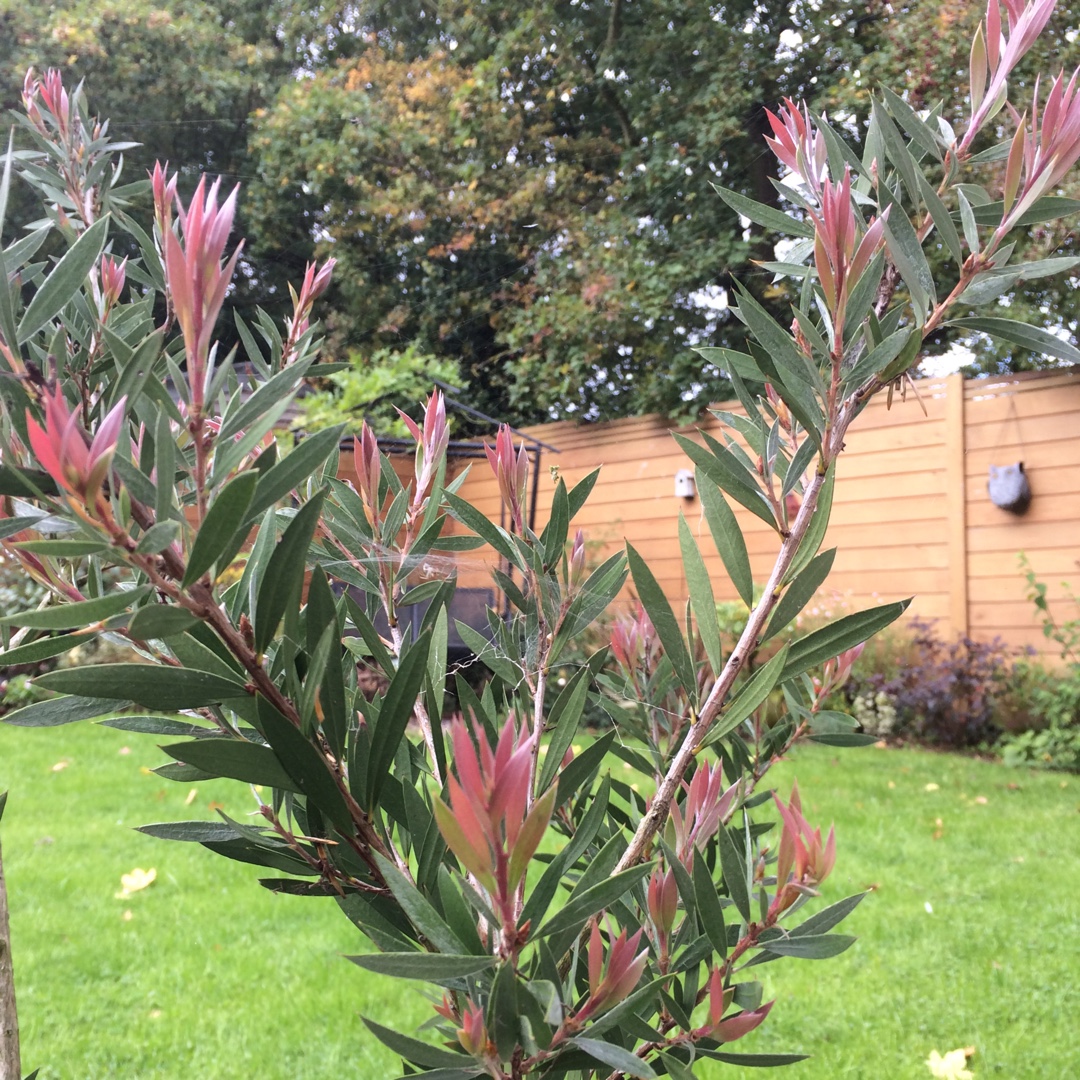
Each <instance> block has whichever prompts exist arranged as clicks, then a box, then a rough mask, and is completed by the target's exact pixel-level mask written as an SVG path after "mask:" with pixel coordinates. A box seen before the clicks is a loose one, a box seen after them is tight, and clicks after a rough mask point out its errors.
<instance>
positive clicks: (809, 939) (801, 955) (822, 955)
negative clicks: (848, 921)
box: [765, 934, 857, 960]
mask: <svg viewBox="0 0 1080 1080" xmlns="http://www.w3.org/2000/svg"><path fill="white" fill-rule="evenodd" d="M856 940H857V939H856V938H854V937H852V936H851V935H850V934H806V935H803V936H801V937H787V938H778V939H777V940H775V941H770V942H769V943H768V944H767V945H766V946H765V951H766V952H770V953H772V954H773V955H774V956H794V957H796V958H798V959H800V960H826V959H828V958H829V957H830V956H839V955H840V954H841V953H842V952H846V951H847V950H848V949H850V948H851V946H852V945H854V944H855V941H856Z"/></svg>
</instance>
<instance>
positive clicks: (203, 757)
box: [161, 738, 300, 792]
mask: <svg viewBox="0 0 1080 1080" xmlns="http://www.w3.org/2000/svg"><path fill="white" fill-rule="evenodd" d="M161 749H162V750H164V751H165V753H166V754H168V755H169V757H171V758H175V759H176V760H177V761H182V762H184V763H185V764H187V765H194V766H195V768H196V769H201V770H202V771H203V772H205V773H209V774H210V775H211V776H221V777H226V778H228V779H230V780H240V781H242V782H243V783H245V784H262V785H263V786H264V787H270V788H276V789H277V790H278V791H295V792H299V791H300V788H299V786H298V785H297V784H296V783H295V781H294V780H293V778H292V777H291V776H290V775H289V774H288V773H287V772H286V771H285V769H284V767H283V766H282V764H281V762H280V761H279V760H278V757H277V755H276V754H275V753H274V751H273V750H271V749H270V747H269V746H260V745H259V744H258V743H253V742H244V741H242V740H240V739H229V738H222V739H194V740H192V741H191V742H180V743H169V744H168V745H166V746H163V747H162V748H161Z"/></svg>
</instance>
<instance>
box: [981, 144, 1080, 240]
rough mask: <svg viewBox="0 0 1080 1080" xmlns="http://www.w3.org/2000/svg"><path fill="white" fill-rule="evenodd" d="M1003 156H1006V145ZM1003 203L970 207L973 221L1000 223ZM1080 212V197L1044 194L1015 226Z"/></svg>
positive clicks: (986, 223) (1042, 221)
mask: <svg viewBox="0 0 1080 1080" xmlns="http://www.w3.org/2000/svg"><path fill="white" fill-rule="evenodd" d="M1003 156H1008V146H1007V145H1006V151H1005V154H1004V155H1003ZM1004 209H1005V204H1004V203H1003V202H1002V201H1001V200H1000V199H998V200H997V201H996V202H986V203H983V204H981V205H974V206H973V207H972V214H973V216H974V218H975V221H976V222H978V224H980V225H990V226H996V225H1000V224H1001V219H1002V217H1004ZM1076 213H1080V199H1066V198H1064V197H1062V196H1060V195H1044V196H1043V197H1042V198H1041V199H1039V200H1038V201H1037V202H1036V203H1034V205H1032V206H1031V208H1030V209H1028V210H1026V211H1025V212H1024V213H1023V214H1021V215H1020V217H1019V218H1018V219H1017V222H1016V227H1017V228H1023V227H1024V226H1026V225H1041V224H1043V223H1044V222H1047V221H1056V220H1057V219H1058V218H1061V217H1068V216H1070V215H1072V214H1076Z"/></svg>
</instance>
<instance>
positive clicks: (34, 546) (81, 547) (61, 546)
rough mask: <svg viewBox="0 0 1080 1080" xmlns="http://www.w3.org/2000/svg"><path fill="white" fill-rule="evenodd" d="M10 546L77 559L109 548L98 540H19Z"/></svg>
mask: <svg viewBox="0 0 1080 1080" xmlns="http://www.w3.org/2000/svg"><path fill="white" fill-rule="evenodd" d="M11 546H12V547H13V548H18V550H19V551H29V552H30V553H31V554H33V555H51V556H53V557H54V558H57V559H78V558H81V557H82V556H83V555H100V554H101V553H102V552H103V551H108V550H109V545H108V544H105V543H102V541H100V540H19V541H17V542H15V543H13V544H12V545H11Z"/></svg>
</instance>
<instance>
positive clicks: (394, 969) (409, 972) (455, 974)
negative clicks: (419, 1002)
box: [345, 952, 495, 1060]
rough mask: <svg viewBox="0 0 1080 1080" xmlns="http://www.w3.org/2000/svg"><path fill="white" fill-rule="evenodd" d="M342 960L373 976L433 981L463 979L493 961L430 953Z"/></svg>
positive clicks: (379, 954) (356, 957) (487, 966)
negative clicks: (350, 962)
mask: <svg viewBox="0 0 1080 1080" xmlns="http://www.w3.org/2000/svg"><path fill="white" fill-rule="evenodd" d="M345 959H346V960H351V961H352V962H353V963H354V964H356V965H357V967H362V968H363V969H364V970H365V971H374V972H375V974H376V975H393V976H394V977H395V978H398V979H420V980H422V981H423V982H433V983H439V982H445V981H446V980H447V979H450V980H456V979H463V978H465V977H466V976H467V975H476V974H478V973H479V972H481V971H485V970H486V969H487V968H489V967H493V966H494V964H495V957H493V956H452V955H450V954H447V953H430V952H403V953H368V954H366V955H364V956H347V957H345ZM448 1056H454V1057H456V1056H457V1055H448ZM459 1060H460V1059H459Z"/></svg>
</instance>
